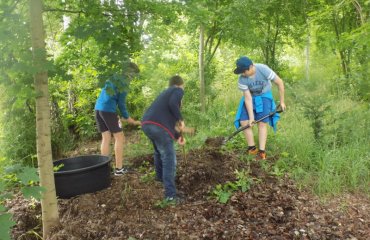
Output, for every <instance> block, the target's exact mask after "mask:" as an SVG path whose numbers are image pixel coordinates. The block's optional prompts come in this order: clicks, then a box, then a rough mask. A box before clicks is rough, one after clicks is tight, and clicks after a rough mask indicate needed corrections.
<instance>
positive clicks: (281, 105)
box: [280, 102, 286, 112]
mask: <svg viewBox="0 0 370 240" xmlns="http://www.w3.org/2000/svg"><path fill="white" fill-rule="evenodd" d="M280 107H281V110H283V112H284V111H285V109H286V106H285V103H284V102H280Z"/></svg>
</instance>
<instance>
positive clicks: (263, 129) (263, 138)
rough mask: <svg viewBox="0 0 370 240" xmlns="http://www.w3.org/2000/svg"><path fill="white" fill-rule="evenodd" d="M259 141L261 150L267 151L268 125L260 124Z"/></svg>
mask: <svg viewBox="0 0 370 240" xmlns="http://www.w3.org/2000/svg"><path fill="white" fill-rule="evenodd" d="M258 139H259V140H258V141H259V149H260V150H266V142H267V123H264V122H259V123H258Z"/></svg>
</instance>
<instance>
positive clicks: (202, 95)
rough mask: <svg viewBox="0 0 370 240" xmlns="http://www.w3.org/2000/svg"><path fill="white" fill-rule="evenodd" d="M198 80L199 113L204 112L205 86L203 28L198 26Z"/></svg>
mask: <svg viewBox="0 0 370 240" xmlns="http://www.w3.org/2000/svg"><path fill="white" fill-rule="evenodd" d="M199 79H200V106H201V111H202V112H205V111H206V101H205V97H206V89H205V87H206V84H205V80H204V26H203V25H200V33H199Z"/></svg>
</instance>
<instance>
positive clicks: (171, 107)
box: [142, 87, 184, 139]
mask: <svg viewBox="0 0 370 240" xmlns="http://www.w3.org/2000/svg"><path fill="white" fill-rule="evenodd" d="M183 96H184V90H183V89H182V88H178V87H169V88H167V89H166V90H165V91H163V92H162V93H161V94H160V95H159V96H158V97H157V98H156V99H155V100H154V102H153V103H152V105H151V106H150V107H149V108H148V110H147V111H146V112H145V113H144V116H143V119H142V124H155V125H158V126H160V127H162V128H163V129H164V130H166V131H167V132H168V133H169V134H170V136H171V137H172V138H176V139H177V138H178V137H179V133H178V132H177V131H176V130H175V126H176V123H177V122H178V121H180V120H182V115H181V111H180V107H181V100H182V97H183Z"/></svg>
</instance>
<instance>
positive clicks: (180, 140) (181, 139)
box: [177, 136, 186, 146]
mask: <svg viewBox="0 0 370 240" xmlns="http://www.w3.org/2000/svg"><path fill="white" fill-rule="evenodd" d="M177 143H178V144H179V145H182V146H183V145H185V143H186V140H185V138H184V137H183V136H180V137H179V138H178V139H177Z"/></svg>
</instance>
